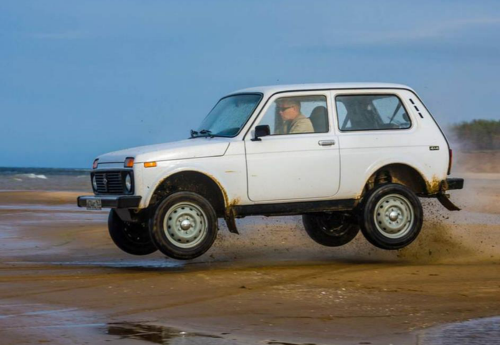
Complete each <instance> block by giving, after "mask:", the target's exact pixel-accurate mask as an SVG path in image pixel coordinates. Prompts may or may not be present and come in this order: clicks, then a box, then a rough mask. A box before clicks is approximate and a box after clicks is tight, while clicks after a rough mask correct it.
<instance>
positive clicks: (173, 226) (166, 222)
mask: <svg viewBox="0 0 500 345" xmlns="http://www.w3.org/2000/svg"><path fill="white" fill-rule="evenodd" d="M149 230H150V234H151V238H152V240H153V242H154V243H155V245H156V246H157V247H158V249H159V250H160V251H161V252H162V253H163V254H165V255H166V256H169V257H171V258H174V259H179V260H189V259H194V258H196V257H198V256H200V255H202V254H204V253H205V252H206V251H207V250H208V249H210V247H211V246H212V244H213V243H214V241H215V238H216V237H217V215H216V213H215V210H214V208H213V207H212V205H211V204H210V203H209V202H208V201H207V200H206V199H205V198H204V197H202V196H200V195H198V194H196V193H191V192H178V193H175V194H172V195H170V196H168V197H166V198H165V199H164V200H163V201H162V202H161V203H160V205H159V206H158V208H157V209H156V212H155V215H154V216H153V217H152V218H151V220H150V224H149Z"/></svg>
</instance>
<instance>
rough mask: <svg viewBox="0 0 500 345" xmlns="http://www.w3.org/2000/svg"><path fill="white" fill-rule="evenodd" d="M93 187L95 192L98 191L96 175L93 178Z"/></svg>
mask: <svg viewBox="0 0 500 345" xmlns="http://www.w3.org/2000/svg"><path fill="white" fill-rule="evenodd" d="M92 186H94V190H95V191H97V179H96V178H95V175H94V176H93V177H92Z"/></svg>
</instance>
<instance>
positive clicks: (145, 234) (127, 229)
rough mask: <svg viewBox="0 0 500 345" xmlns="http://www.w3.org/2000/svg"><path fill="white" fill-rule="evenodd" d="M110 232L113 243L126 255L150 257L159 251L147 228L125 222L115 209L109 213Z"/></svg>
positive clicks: (139, 224)
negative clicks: (149, 255)
mask: <svg viewBox="0 0 500 345" xmlns="http://www.w3.org/2000/svg"><path fill="white" fill-rule="evenodd" d="M108 230H109V235H110V236H111V239H112V240H113V242H114V243H115V244H116V246H117V247H118V248H120V249H121V250H123V251H124V252H125V253H128V254H132V255H148V254H151V253H154V252H156V251H157V249H156V246H155V245H154V244H153V242H152V241H151V238H150V237H149V231H148V227H147V226H144V225H142V224H141V223H128V222H124V221H123V220H121V219H120V217H119V216H118V214H117V213H116V211H115V210H114V209H111V211H110V212H109V217H108Z"/></svg>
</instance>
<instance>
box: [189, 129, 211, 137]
mask: <svg viewBox="0 0 500 345" xmlns="http://www.w3.org/2000/svg"><path fill="white" fill-rule="evenodd" d="M197 137H205V138H206V137H209V138H213V137H215V134H212V131H210V130H208V129H202V130H201V131H199V132H198V131H195V130H191V138H197Z"/></svg>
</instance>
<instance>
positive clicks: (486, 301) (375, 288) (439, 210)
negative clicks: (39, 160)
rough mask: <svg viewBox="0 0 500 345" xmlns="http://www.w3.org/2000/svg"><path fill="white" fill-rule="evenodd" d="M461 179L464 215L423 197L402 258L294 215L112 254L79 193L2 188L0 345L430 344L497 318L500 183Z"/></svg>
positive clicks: (100, 219)
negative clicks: (333, 241)
mask: <svg viewBox="0 0 500 345" xmlns="http://www.w3.org/2000/svg"><path fill="white" fill-rule="evenodd" d="M466 181H467V182H466V183H467V184H466V190H464V191H456V192H453V197H452V198H453V200H455V201H456V202H457V204H459V205H461V206H463V207H464V210H463V211H461V212H457V213H452V212H448V211H446V210H445V209H444V208H443V207H442V206H441V205H440V204H439V203H437V202H436V201H434V200H423V202H424V204H425V217H426V222H425V224H424V229H423V230H422V234H421V235H420V237H419V239H418V240H417V241H416V242H415V243H413V244H412V245H410V246H409V247H408V248H405V249H403V250H400V251H395V252H388V251H383V250H379V249H376V248H374V247H372V246H371V245H369V244H368V243H367V241H366V240H365V239H364V238H363V237H362V235H361V234H360V235H359V236H358V237H357V238H356V239H355V240H354V241H353V242H352V243H350V244H348V245H346V246H344V247H341V248H326V247H322V246H320V245H317V244H316V243H314V242H313V241H312V240H311V239H309V238H308V237H307V235H306V234H305V231H304V230H303V228H302V225H301V222H300V218H299V217H288V218H262V217H254V218H246V219H243V220H239V221H238V225H239V228H240V231H241V235H239V236H238V235H233V234H230V233H229V232H228V231H227V229H226V228H225V226H224V225H223V224H222V223H221V230H220V233H219V236H218V239H217V241H216V243H215V245H214V247H213V248H212V249H211V250H210V251H209V252H208V253H207V254H205V255H204V256H202V257H201V258H198V259H196V260H193V261H191V262H179V261H175V260H171V259H166V258H164V257H163V256H162V255H161V254H158V253H155V254H152V255H149V256H145V257H134V256H130V255H128V254H125V253H122V252H120V251H119V250H118V249H117V248H116V247H115V246H114V244H113V243H112V242H111V240H110V239H109V236H108V234H107V227H106V220H107V213H106V212H88V211H86V210H82V209H78V208H76V207H75V197H76V196H77V195H79V194H81V192H79V193H72V192H35V191H26V192H20V191H10V192H0V339H2V344H40V343H53V344H69V343H73V344H104V343H106V344H109V343H120V344H141V343H142V344H147V343H149V344H153V343H157V344H306V343H309V344H318V345H319V344H434V343H436V344H437V343H439V342H438V340H436V339H438V338H439V337H437V336H436V333H435V332H438V334H439V332H441V333H443V332H445V331H446V330H447V332H450V331H449V329H450V328H446V327H450V326H443V325H445V324H448V323H452V322H462V321H466V320H469V319H475V318H482V317H496V316H499V315H500V265H499V264H500V248H499V246H500V241H499V240H500V175H499V174H469V175H468V176H467V180H466ZM490 320H493V321H489V322H493V323H495V322H498V319H490ZM471 324H472V325H473V326H467V325H468V324H465V325H466V326H465V327H469V328H470V327H476V326H474V325H475V324H474V322H472V323H471ZM436 327H437V328H436ZM440 327H444V328H440ZM451 329H452V328H451ZM495 329H496V330H497V331H498V327H497V328H495V327H493V331H490V332H495ZM432 332H434V333H432ZM443 334H444V333H443ZM491 334H494V333H491ZM490 338H491V337H490ZM456 343H458V342H456ZM489 343H490V344H491V343H494V342H492V341H491V339H490V341H489Z"/></svg>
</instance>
